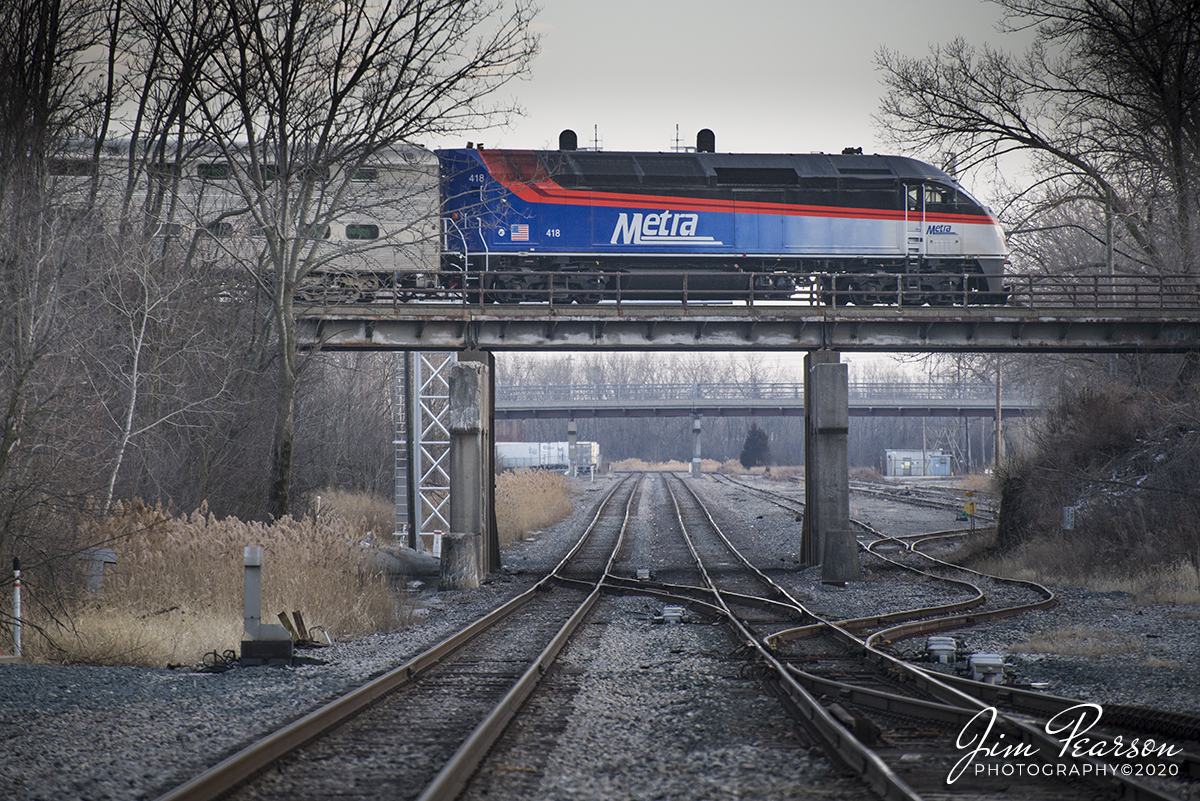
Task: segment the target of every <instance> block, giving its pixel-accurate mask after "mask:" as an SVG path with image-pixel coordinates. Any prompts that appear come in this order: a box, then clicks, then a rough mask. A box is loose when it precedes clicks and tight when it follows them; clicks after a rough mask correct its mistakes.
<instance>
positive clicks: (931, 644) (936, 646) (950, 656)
mask: <svg viewBox="0 0 1200 801" xmlns="http://www.w3.org/2000/svg"><path fill="white" fill-rule="evenodd" d="M957 652H958V644H957V643H956V642H955V641H954V638H953V637H929V638H928V639H926V640H925V654H926V656H927V658H928V659H929V661H930V662H938V663H940V664H949V663H951V662H954V661H955V658H956V656H957Z"/></svg>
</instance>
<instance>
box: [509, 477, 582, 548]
mask: <svg viewBox="0 0 1200 801" xmlns="http://www.w3.org/2000/svg"><path fill="white" fill-rule="evenodd" d="M569 492H570V484H569V483H568V481H567V478H566V476H564V475H562V474H561V473H555V472H552V471H549V470H518V471H516V472H513V473H501V474H499V475H497V476H496V527H497V529H498V530H499V536H500V547H501V548H504V547H506V546H508V545H511V544H512V543H514V542H516V541H518V540H521V539H524V538H525V537H527V536H528V535H529V533H530V532H532V531H540V530H542V529H547V528H550V527H551V526H553V525H555V524H556V523H558V522H559V521H561V520H563V519H565V518H566V517H567V516H568V515H570V514H571V512H572V508H571V502H570V501H569V500H568V494H569Z"/></svg>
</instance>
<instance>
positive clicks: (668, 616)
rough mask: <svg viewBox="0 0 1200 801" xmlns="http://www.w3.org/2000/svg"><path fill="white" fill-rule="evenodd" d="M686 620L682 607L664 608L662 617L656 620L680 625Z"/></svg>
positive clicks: (685, 612) (685, 611)
mask: <svg viewBox="0 0 1200 801" xmlns="http://www.w3.org/2000/svg"><path fill="white" fill-rule="evenodd" d="M686 618H687V610H686V609H684V608H683V607H682V606H664V607H663V613H662V617H660V618H658V620H660V621H662V622H663V623H682V622H683V621H684V620H685V619H686Z"/></svg>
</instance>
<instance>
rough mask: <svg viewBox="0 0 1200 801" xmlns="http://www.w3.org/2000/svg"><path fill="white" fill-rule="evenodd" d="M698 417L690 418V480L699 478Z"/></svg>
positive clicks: (700, 472) (701, 473) (700, 473)
mask: <svg viewBox="0 0 1200 801" xmlns="http://www.w3.org/2000/svg"><path fill="white" fill-rule="evenodd" d="M701 475H703V472H702V471H701V470H700V415H696V416H695V417H693V418H692V478H700V477H701Z"/></svg>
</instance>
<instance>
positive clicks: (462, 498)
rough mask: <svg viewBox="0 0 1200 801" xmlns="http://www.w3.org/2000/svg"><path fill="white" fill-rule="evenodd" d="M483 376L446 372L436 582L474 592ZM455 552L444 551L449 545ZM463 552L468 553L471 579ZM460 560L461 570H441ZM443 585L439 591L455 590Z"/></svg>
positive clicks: (465, 370) (458, 367) (481, 503)
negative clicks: (443, 533)
mask: <svg viewBox="0 0 1200 801" xmlns="http://www.w3.org/2000/svg"><path fill="white" fill-rule="evenodd" d="M488 376H489V371H488V368H487V365H485V364H482V363H480V362H463V361H459V362H456V363H455V364H454V365H452V366H451V367H450V381H449V384H450V531H451V534H450V536H449V537H443V538H442V576H443V577H445V576H447V575H448V574H449V575H452V576H455V577H457V578H456V579H455V582H454V583H455V584H458V583H460V582H461V583H466V584H467V585H470V586H479V579H480V576H479V567H480V566H481V565H482V564H483V562H484V560H483V534H484V531H485V530H486V528H485V525H486V521H485V512H484V510H485V509H486V507H487V502H488V497H487V496H488V493H487V491H486V490H487V488H486V487H485V480H486V479H485V477H486V476H487V475H488V471H487V470H486V467H485V460H486V461H491V456H492V455H491V453H489V452H487V451H486V449H485V447H484V443H485V441H486V437H485V434H486V431H485V429H486V421H487V416H488V415H487V399H486V393H487V388H488ZM456 539H457V540H458V541H456V545H455V546H451V547H450V548H449V549H447V547H446V546H447V542H448V541H449V540H456ZM467 551H473V552H474V563H475V567H474V570H473V572H474V573H475V575H474V578H473V583H472V579H471V578H470V576H469V574H470V573H471V572H472V568H471V566H470V564H469V561H470V559H469V558H467V557H466V552H467ZM447 560H450V561H451V562H454V561H456V560H462V564H450V565H448V564H447ZM457 588H458V587H451V586H449V585H447V586H446V587H445V589H457Z"/></svg>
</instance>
